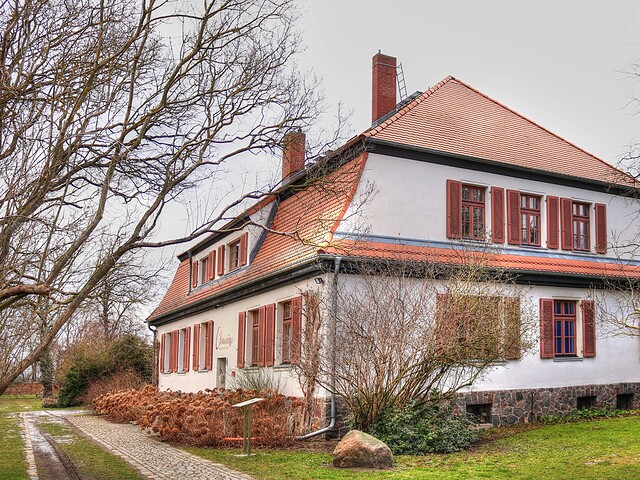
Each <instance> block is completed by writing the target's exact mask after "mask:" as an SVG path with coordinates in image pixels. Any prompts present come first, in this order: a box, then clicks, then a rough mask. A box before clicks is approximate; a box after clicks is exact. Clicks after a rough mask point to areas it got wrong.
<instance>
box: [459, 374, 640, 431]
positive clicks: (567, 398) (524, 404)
mask: <svg viewBox="0 0 640 480" xmlns="http://www.w3.org/2000/svg"><path fill="white" fill-rule="evenodd" d="M623 394H627V395H628V394H632V395H633V400H632V402H631V408H640V383H615V384H606V385H580V386H574V387H557V388H535V389H522V390H495V391H483V392H467V393H461V394H459V397H458V401H457V403H458V405H459V406H460V409H461V410H462V411H466V409H467V405H482V404H491V423H492V424H493V425H494V426H504V425H513V424H516V423H527V422H535V421H536V420H537V419H538V418H540V417H541V416H545V415H566V414H569V413H571V412H573V411H575V410H576V409H577V399H578V398H579V397H595V404H594V406H596V407H607V408H616V399H617V396H618V395H623Z"/></svg>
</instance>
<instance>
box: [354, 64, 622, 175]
mask: <svg viewBox="0 0 640 480" xmlns="http://www.w3.org/2000/svg"><path fill="white" fill-rule="evenodd" d="M364 135H365V136H366V137H369V138H374V139H379V140H386V141H389V142H394V143H397V144H401V145H402V144H404V145H407V146H411V147H419V148H425V149H430V150H435V151H440V152H448V153H453V154H456V155H462V156H467V157H473V158H478V159H484V160H488V161H492V162H498V163H503V164H507V165H511V166H514V167H517V168H518V167H519V168H526V169H534V170H539V171H543V172H552V173H555V174H560V175H565V176H569V177H577V178H585V179H589V180H595V181H598V182H606V183H624V184H628V183H629V182H631V181H632V180H631V179H630V177H627V176H625V175H624V174H623V173H622V172H621V171H619V170H617V169H616V168H614V167H612V166H611V165H609V164H608V163H606V162H604V161H602V160H600V159H599V158H597V157H595V156H593V155H591V154H590V153H588V152H586V151H584V150H583V149H581V148H579V147H577V146H576V145H574V144H572V143H570V142H568V141H567V140H565V139H563V138H561V137H559V136H557V135H555V134H553V133H552V132H550V131H549V130H547V129H545V128H543V127H541V126H539V125H537V124H536V123H534V122H532V121H531V120H529V119H527V118H526V117H524V116H522V115H520V114H519V113H517V112H515V111H513V110H511V109H510V108H508V107H506V106H504V105H502V104H500V103H499V102H497V101H495V100H493V99H492V98H490V97H488V96H486V95H485V94H483V93H481V92H479V91H478V90H476V89H474V88H472V87H470V86H469V85H467V84H465V83H464V82H461V81H460V80H458V79H456V78H453V77H447V78H445V79H444V80H443V81H441V82H440V83H438V84H437V85H435V86H434V87H432V88H430V89H429V90H427V91H426V92H424V93H422V94H420V95H419V96H418V97H416V98H415V99H414V100H412V101H411V102H409V103H408V104H407V105H406V106H404V107H403V108H401V109H400V110H399V111H398V112H396V113H395V114H394V115H392V116H391V117H390V118H388V119H387V120H385V121H384V122H383V123H381V124H380V125H378V126H377V127H375V128H372V129H370V130H368V131H367V132H365V133H364ZM577 166H579V168H576V167H577Z"/></svg>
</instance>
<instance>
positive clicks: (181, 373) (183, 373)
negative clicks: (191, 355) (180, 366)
mask: <svg viewBox="0 0 640 480" xmlns="http://www.w3.org/2000/svg"><path fill="white" fill-rule="evenodd" d="M176 373H177V374H178V375H186V374H187V373H189V372H176Z"/></svg>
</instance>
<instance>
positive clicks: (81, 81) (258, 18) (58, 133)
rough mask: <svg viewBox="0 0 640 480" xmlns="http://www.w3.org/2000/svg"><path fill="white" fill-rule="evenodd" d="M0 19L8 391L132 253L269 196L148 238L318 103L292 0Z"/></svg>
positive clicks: (82, 7)
mask: <svg viewBox="0 0 640 480" xmlns="http://www.w3.org/2000/svg"><path fill="white" fill-rule="evenodd" d="M180 8H182V10H180ZM0 9H1V15H0V32H1V37H0V38H2V41H1V42H0V59H1V61H0V63H1V65H2V67H1V69H0V159H1V160H2V165H3V168H2V169H1V171H0V210H1V212H2V214H1V215H2V216H1V218H0V359H2V362H1V365H0V392H2V391H4V390H5V389H6V387H7V386H8V385H9V384H10V383H11V382H12V381H13V380H14V379H15V378H17V377H18V376H19V375H20V374H21V372H23V371H25V369H27V368H28V367H30V366H31V365H33V364H34V363H35V362H36V361H37V360H38V359H39V358H40V357H41V356H42V355H43V354H45V352H46V351H47V349H48V347H49V346H50V345H51V343H52V341H53V340H54V338H55V337H56V335H57V334H58V333H59V332H60V330H61V329H62V328H63V327H64V326H65V324H67V322H69V320H70V319H71V318H72V317H73V316H74V314H75V313H76V312H77V310H78V309H79V308H80V307H81V306H82V305H83V304H84V303H85V301H86V300H87V299H88V298H90V297H91V295H93V294H95V293H96V292H97V291H98V290H99V289H100V288H101V287H100V286H101V285H103V284H104V281H105V279H106V278H107V277H108V275H109V274H110V272H113V271H114V268H115V267H116V266H118V265H122V263H123V262H124V261H125V260H124V259H125V258H126V257H127V255H129V254H131V252H134V253H135V252H137V251H139V250H140V249H142V248H145V247H160V246H165V245H174V244H176V243H179V242H184V241H189V240H192V239H194V238H196V237H197V236H199V235H201V234H203V233H206V232H211V231H215V227H214V225H216V224H217V222H218V221H219V220H224V219H225V218H227V217H228V215H229V212H232V211H233V209H234V208H236V207H237V206H238V205H240V204H242V202H243V201H245V200H247V199H255V198H260V197H261V196H262V195H264V194H265V193H268V192H262V191H253V192H248V193H246V194H245V195H244V196H242V197H240V198H236V199H233V200H231V201H230V202H228V203H227V204H220V205H219V208H218V209H217V210H216V212H215V213H207V215H205V216H204V218H203V222H204V223H203V224H202V225H203V226H202V227H200V228H196V229H194V230H193V231H192V232H191V233H189V234H187V235H185V236H182V237H180V238H167V239H161V238H157V237H155V236H154V235H155V232H156V231H157V227H158V225H159V224H160V223H161V221H162V218H163V213H164V212H165V211H166V210H167V207H168V206H169V205H170V204H171V203H172V202H176V201H186V200H187V195H188V192H189V190H190V189H192V188H193V187H195V186H196V185H198V183H200V182H201V181H203V180H206V181H207V182H208V184H209V188H210V190H211V191H213V192H217V193H219V194H220V195H218V197H220V198H224V194H226V193H228V191H227V189H228V186H227V185H228V177H227V176H226V175H227V173H226V172H227V171H228V170H227V169H226V168H224V167H223V166H224V165H226V164H227V163H229V162H230V161H232V160H234V159H236V158H238V157H239V156H240V155H242V154H244V153H256V152H259V151H264V150H267V151H270V150H272V149H274V148H276V147H278V145H279V142H280V141H281V139H282V138H283V137H284V136H285V135H286V134H287V133H289V132H292V131H294V130H296V131H297V129H298V128H303V129H304V128H307V127H309V126H310V125H312V124H313V123H314V121H315V118H316V116H317V113H318V111H319V104H320V97H319V94H318V93H317V88H316V87H317V85H316V83H315V81H314V79H313V78H311V77H310V76H309V75H306V74H304V73H300V72H298V71H296V70H295V66H294V64H293V60H294V56H295V54H296V52H297V51H298V50H299V39H298V36H297V34H296V32H295V29H294V21H295V18H296V9H295V5H294V2H293V0H278V1H262V0H230V1H225V2H208V1H206V2H202V3H199V4H197V5H194V4H193V3H192V2H159V1H156V0H145V1H141V2H130V1H128V0H113V1H109V2H103V1H99V0H77V1H73V2H69V1H66V0H15V1H12V2H3V3H2V6H1V7H0ZM168 32H175V35H173V34H172V35H171V36H169V35H168ZM163 35H164V36H163ZM220 189H224V190H225V191H224V192H220V191H219V190H220ZM110 328H111V326H107V327H106V330H107V331H109V329H110Z"/></svg>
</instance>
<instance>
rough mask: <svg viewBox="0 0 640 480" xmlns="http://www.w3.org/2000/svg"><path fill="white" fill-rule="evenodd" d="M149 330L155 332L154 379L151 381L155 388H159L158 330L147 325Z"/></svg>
mask: <svg viewBox="0 0 640 480" xmlns="http://www.w3.org/2000/svg"><path fill="white" fill-rule="evenodd" d="M147 328H148V329H149V330H151V331H152V332H153V369H152V370H151V371H152V372H153V379H152V380H151V382H152V384H153V386H154V387H157V386H158V383H159V381H158V380H159V377H160V372H159V371H158V359H157V358H156V344H157V342H158V329H157V328H156V327H154V326H152V325H151V324H149V323H147Z"/></svg>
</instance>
